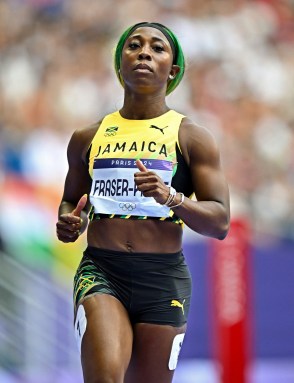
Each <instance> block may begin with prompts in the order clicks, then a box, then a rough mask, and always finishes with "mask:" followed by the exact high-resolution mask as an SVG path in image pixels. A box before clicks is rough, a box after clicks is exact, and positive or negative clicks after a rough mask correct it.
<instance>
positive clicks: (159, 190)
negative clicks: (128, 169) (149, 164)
mask: <svg viewBox="0 0 294 383" xmlns="http://www.w3.org/2000/svg"><path fill="white" fill-rule="evenodd" d="M136 164H137V167H138V169H139V170H140V171H139V172H137V173H135V174H134V179H135V184H136V186H137V188H138V190H140V191H141V192H142V193H143V195H144V197H153V198H154V199H155V201H156V202H158V203H160V204H161V205H163V204H164V203H165V202H166V201H167V199H168V196H169V187H168V186H167V185H166V184H165V183H164V182H163V181H162V179H161V178H160V177H159V176H158V175H157V174H156V173H155V172H151V171H149V170H148V169H147V168H146V167H145V166H144V165H143V163H142V161H140V160H136Z"/></svg>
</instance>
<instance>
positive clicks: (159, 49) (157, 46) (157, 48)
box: [153, 45, 164, 52]
mask: <svg viewBox="0 0 294 383" xmlns="http://www.w3.org/2000/svg"><path fill="white" fill-rule="evenodd" d="M153 49H154V50H155V51H156V52H163V51H164V48H163V47H162V46H161V45H155V46H154V47H153Z"/></svg>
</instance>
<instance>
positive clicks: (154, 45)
mask: <svg viewBox="0 0 294 383" xmlns="http://www.w3.org/2000/svg"><path fill="white" fill-rule="evenodd" d="M172 62H173V53H172V49H171V47H170V44H169V42H168V40H167V38H166V37H165V36H164V34H163V33H162V32H161V31H159V30H158V29H156V28H152V27H141V28H138V29H136V30H135V31H133V32H132V33H131V35H130V36H129V37H128V38H127V40H126V42H125V44H124V47H123V51H122V60H121V69H120V70H121V75H122V77H123V80H124V83H125V86H126V88H130V89H134V90H135V89H137V90H139V89H141V90H146V91H150V90H151V91H152V90H153V91H155V90H159V89H161V88H164V89H166V86H167V81H168V76H169V74H171V73H172V74H173V75H175V74H176V72H177V69H176V68H178V67H177V66H176V65H173V64H172Z"/></svg>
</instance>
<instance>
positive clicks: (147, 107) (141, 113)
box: [120, 93, 169, 120]
mask: <svg viewBox="0 0 294 383" xmlns="http://www.w3.org/2000/svg"><path fill="white" fill-rule="evenodd" d="M168 110H169V108H168V107H167V105H166V103H165V96H164V97H163V96H162V95H158V96H154V95H146V94H144V95H141V94H136V95H134V94H132V95H130V94H127V93H126V94H125V98H124V103H123V107H122V108H121V110H120V114H121V116H122V117H124V118H127V119H129V120H147V119H151V118H155V117H158V116H161V115H162V114H164V113H166V112H167V111H168Z"/></svg>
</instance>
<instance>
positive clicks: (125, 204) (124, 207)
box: [118, 202, 136, 211]
mask: <svg viewBox="0 0 294 383" xmlns="http://www.w3.org/2000/svg"><path fill="white" fill-rule="evenodd" d="M118 206H119V207H120V208H121V209H122V210H123V211H133V210H134V209H135V208H136V204H135V203H132V202H121V203H120V204H119V205H118Z"/></svg>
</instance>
